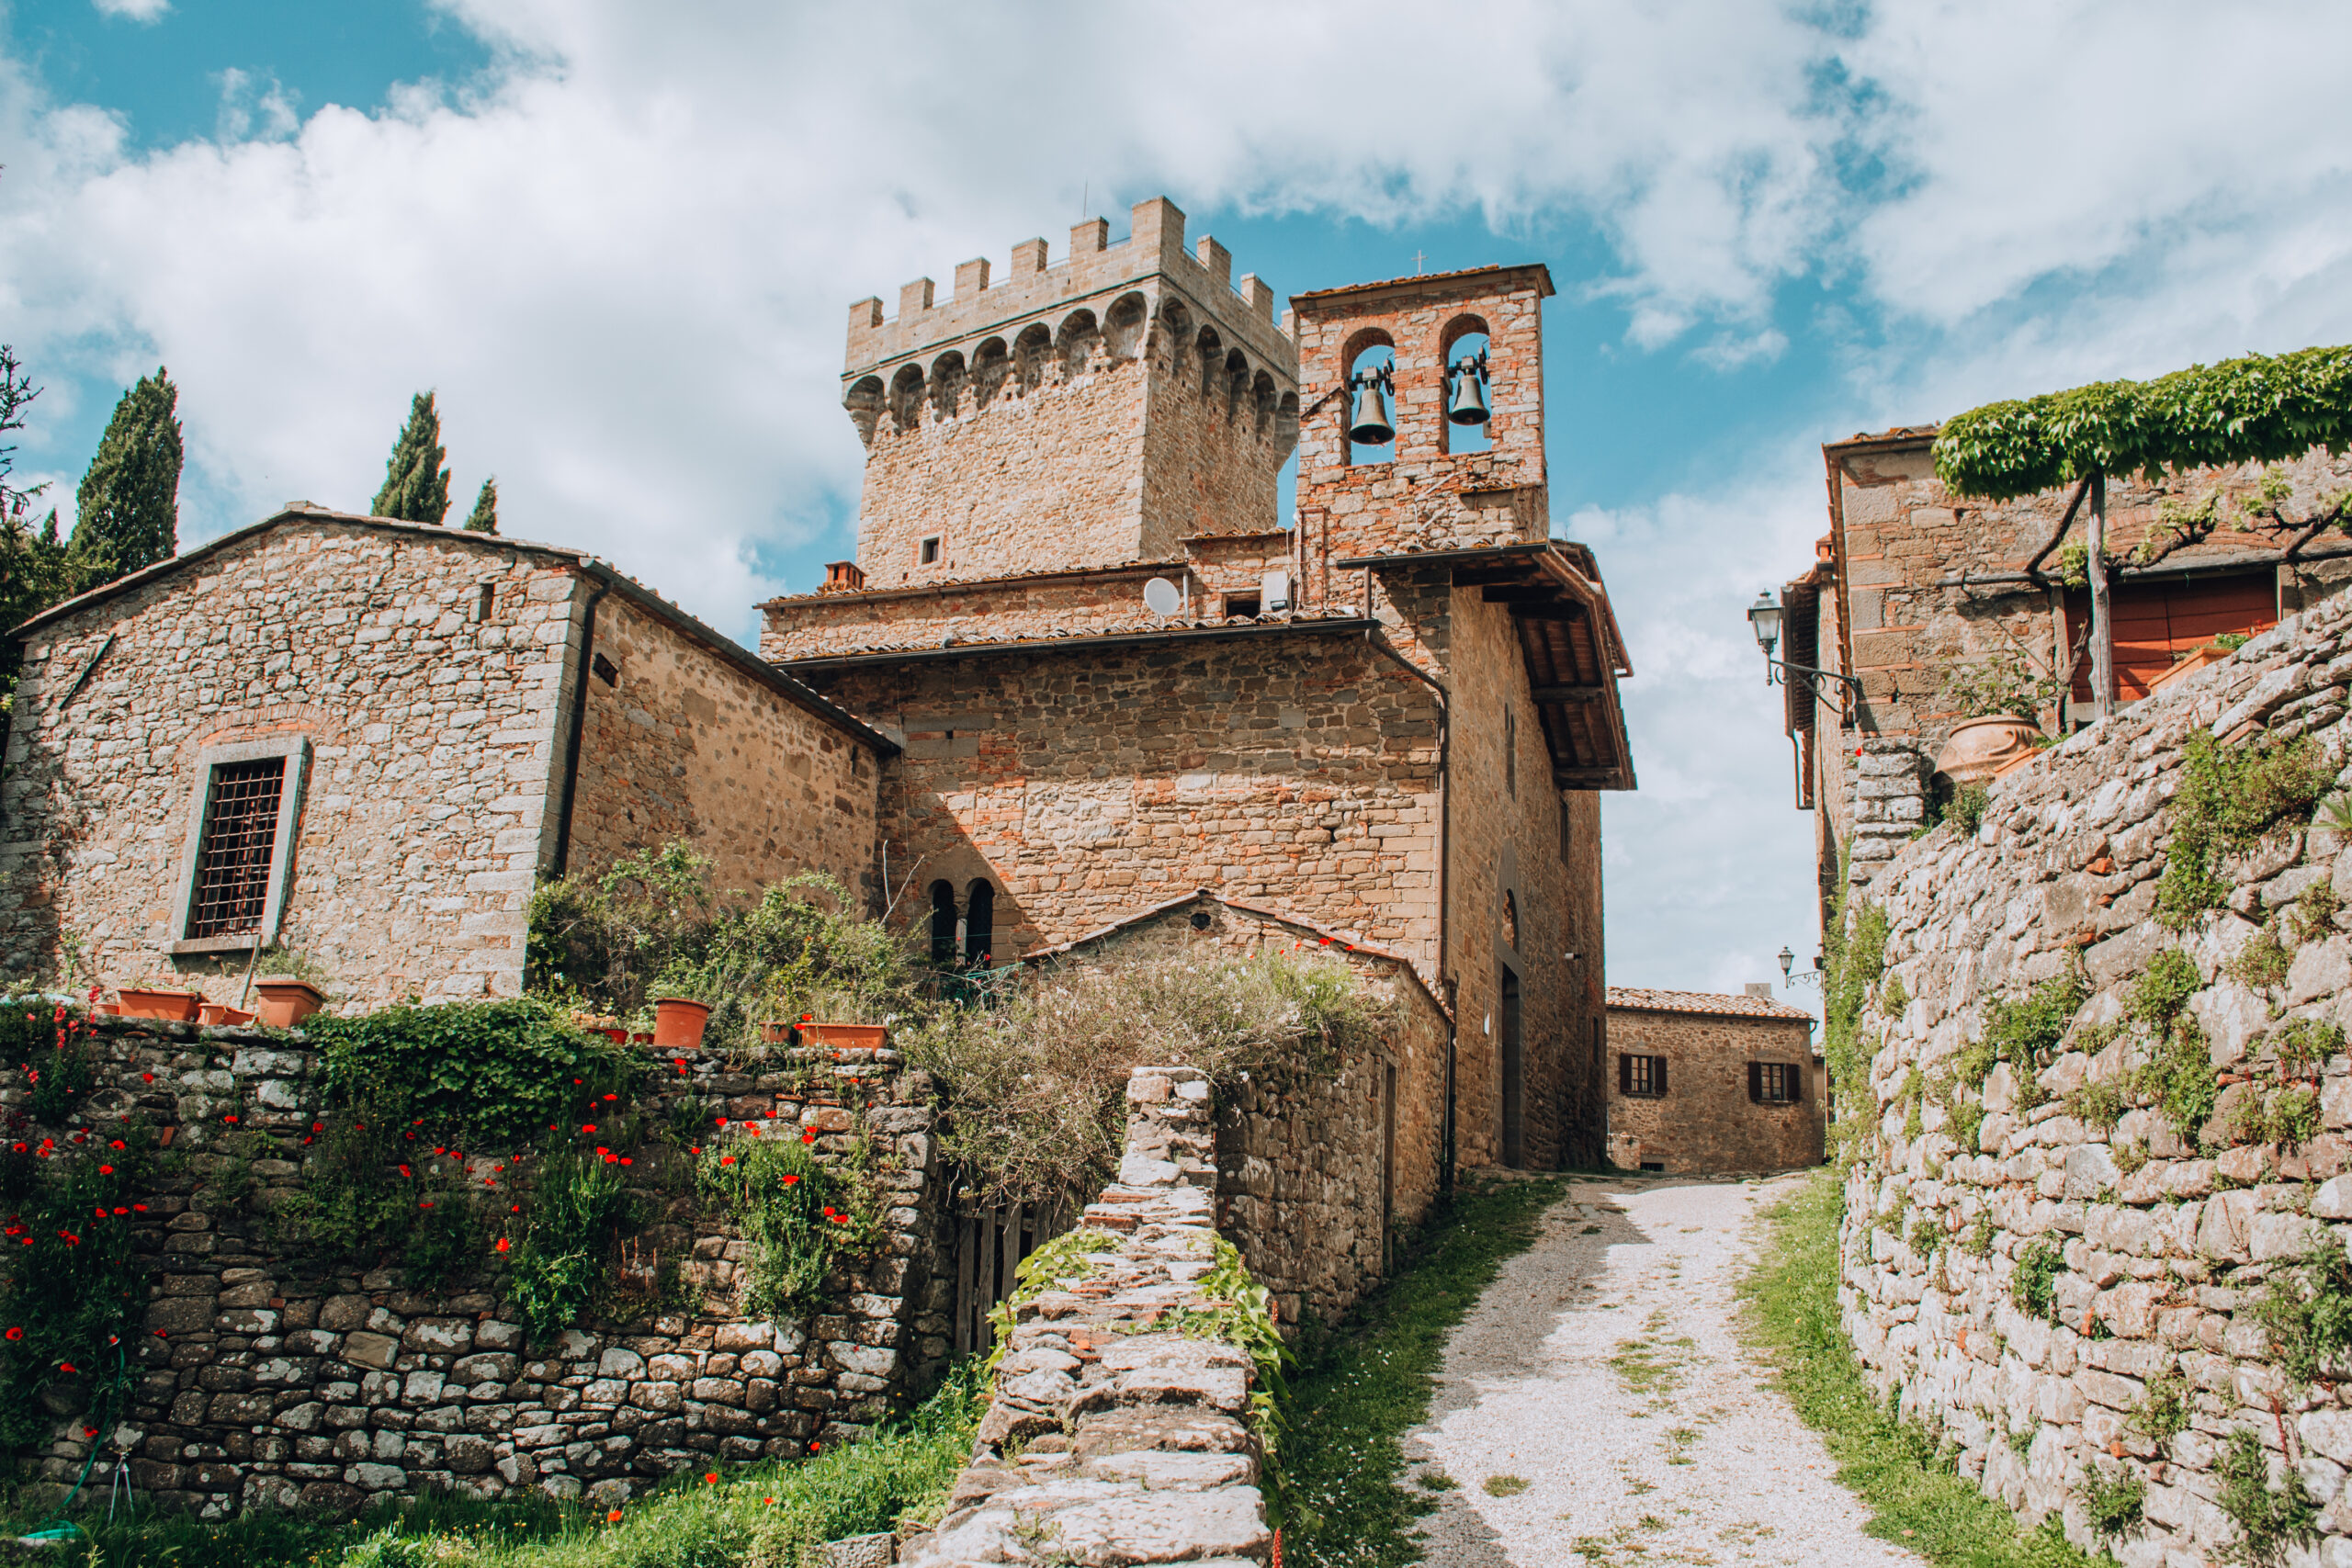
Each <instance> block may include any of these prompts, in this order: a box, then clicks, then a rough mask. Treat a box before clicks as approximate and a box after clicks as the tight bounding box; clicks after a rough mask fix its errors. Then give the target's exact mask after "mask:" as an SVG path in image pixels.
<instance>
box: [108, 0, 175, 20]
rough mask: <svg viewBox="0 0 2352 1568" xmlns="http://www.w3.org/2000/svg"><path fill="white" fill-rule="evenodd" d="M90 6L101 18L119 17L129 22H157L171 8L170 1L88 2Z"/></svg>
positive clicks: (114, 0)
mask: <svg viewBox="0 0 2352 1568" xmlns="http://www.w3.org/2000/svg"><path fill="white" fill-rule="evenodd" d="M90 4H91V5H92V6H94V7H95V8H96V11H97V13H98V15H99V16H101V17H122V18H123V19H124V20H125V21H130V22H159V21H162V20H163V19H164V12H166V11H168V10H170V9H171V8H172V0H90Z"/></svg>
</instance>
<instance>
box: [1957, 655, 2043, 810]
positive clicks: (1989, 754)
mask: <svg viewBox="0 0 2352 1568" xmlns="http://www.w3.org/2000/svg"><path fill="white" fill-rule="evenodd" d="M1943 689H1944V696H1945V698H1946V699H1947V700H1948V701H1950V702H1951V704H1952V705H1953V706H1955V707H1957V708H1958V709H1959V710H1960V711H1961V714H1962V718H1961V721H1960V722H1959V723H1958V724H1955V725H1953V726H1952V727H1951V736H1950V737H1949V738H1948V739H1946V740H1945V741H1944V745H1943V750H1940V751H1939V752H1937V753H1936V772H1938V773H1941V774H1943V775H1944V776H1945V777H1947V778H1949V779H1951V781H1952V783H1954V784H1978V783H1982V782H1983V781H1985V780H1986V779H1989V778H1991V777H1992V776H1993V775H1994V774H1996V773H2000V772H2001V771H2002V770H2003V769H2005V768H2007V766H2009V764H2011V763H2013V762H2016V761H2020V760H2021V759H2023V758H2026V757H2029V756H2031V755H2032V754H2033V752H2034V751H2035V750H2038V749H2039V748H2040V747H2041V744H2042V740H2043V736H2042V730H2041V723H2040V721H2039V720H2038V719H2037V718H2036V715H2037V714H2038V713H2039V712H2040V711H2041V708H2042V707H2044V706H2045V705H2050V704H2052V703H2055V702H2056V701H2057V700H2058V698H2059V691H2058V682H2056V681H2055V680H2053V679H2052V678H2051V677H2049V676H2047V675H2042V674H2039V673H2037V672H2036V671H2035V668H2034V666H2033V665H2032V664H2031V663H2030V662H2029V661H2028V660H2027V659H2026V658H2025V656H2024V655H2023V654H2020V653H2014V652H2010V653H1996V654H1993V655H1991V656H1990V657H1988V658H1985V659H1975V660H1967V661H1965V662H1961V663H1954V664H1950V665H1947V666H1946V667H1945V669H1944V682H1943Z"/></svg>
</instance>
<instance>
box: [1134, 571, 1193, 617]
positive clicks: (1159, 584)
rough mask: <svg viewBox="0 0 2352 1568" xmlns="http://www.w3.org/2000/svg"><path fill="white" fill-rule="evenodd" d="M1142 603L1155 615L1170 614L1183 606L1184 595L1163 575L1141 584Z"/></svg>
mask: <svg viewBox="0 0 2352 1568" xmlns="http://www.w3.org/2000/svg"><path fill="white" fill-rule="evenodd" d="M1143 605H1144V608H1145V609H1147V610H1149V611H1150V612H1151V613H1152V614H1153V615H1174V614H1175V613H1176V612H1177V611H1179V610H1181V609H1182V608H1183V607H1184V595H1183V593H1182V592H1181V591H1180V590H1179V589H1178V588H1177V586H1176V585H1175V584H1174V583H1172V582H1170V581H1168V580H1167V579H1166V578H1164V577H1155V578H1153V579H1152V580H1151V581H1149V582H1147V583H1145V584H1144V585H1143Z"/></svg>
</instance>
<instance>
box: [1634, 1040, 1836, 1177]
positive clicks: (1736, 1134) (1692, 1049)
mask: <svg viewBox="0 0 2352 1568" xmlns="http://www.w3.org/2000/svg"><path fill="white" fill-rule="evenodd" d="M1609 1056H1610V1060H1609V1064H1608V1070H1609V1072H1610V1074H1611V1085H1610V1091H1609V1092H1610V1101H1609V1145H1610V1153H1611V1157H1612V1158H1614V1159H1615V1160H1616V1161H1617V1162H1618V1163H1619V1164H1621V1165H1624V1166H1627V1167H1632V1168H1638V1167H1639V1166H1640V1165H1642V1164H1643V1163H1644V1162H1645V1161H1646V1162H1650V1163H1654V1164H1657V1165H1658V1166H1660V1167H1662V1168H1665V1169H1666V1170H1667V1171H1668V1172H1670V1173H1673V1174H1676V1175H1691V1174H1701V1173H1706V1174H1718V1173H1732V1172H1748V1171H1773V1170H1793V1169H1799V1168H1804V1167H1807V1166H1815V1165H1819V1164H1820V1163H1821V1156H1822V1143H1823V1137H1824V1122H1823V1114H1822V1090H1823V1089H1824V1088H1825V1087H1826V1083H1825V1077H1826V1075H1824V1074H1823V1072H1822V1071H1821V1069H1820V1067H1819V1066H1817V1065H1816V1064H1815V1061H1814V1059H1813V1032H1812V1030H1811V1028H1810V1027H1809V1026H1808V1025H1807V1024H1806V1023H1805V1022H1804V1021H1799V1020H1790V1019H1779V1018H1744V1017H1738V1016H1736V1015H1718V1014H1708V1013H1690V1012H1659V1011H1652V1010H1647V1009H1642V1008H1627V1007H1612V1008H1611V1009H1610V1010H1609ZM1619 1056H1663V1057H1665V1058H1666V1060H1667V1073H1666V1093H1665V1094H1664V1095H1659V1096H1650V1095H1629V1094H1625V1093H1623V1092H1622V1089H1621V1087H1620V1084H1619V1080H1618V1079H1617V1078H1616V1077H1615V1075H1616V1072H1617V1060H1616V1059H1617V1058H1618V1057H1619ZM1750 1062H1779V1063H1781V1064H1784V1065H1786V1066H1793V1067H1795V1068H1796V1069H1797V1071H1798V1075H1799V1077H1800V1078H1801V1079H1802V1081H1803V1083H1804V1096H1803V1098H1802V1099H1800V1100H1796V1101H1794V1102H1792V1103H1786V1104H1774V1103H1770V1102H1759V1101H1757V1100H1749V1099H1748V1098H1747V1065H1748V1064H1749V1063H1750Z"/></svg>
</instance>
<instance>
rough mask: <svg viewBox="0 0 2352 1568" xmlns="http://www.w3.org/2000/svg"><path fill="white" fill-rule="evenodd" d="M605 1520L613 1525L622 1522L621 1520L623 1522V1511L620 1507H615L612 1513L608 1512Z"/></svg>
mask: <svg viewBox="0 0 2352 1568" xmlns="http://www.w3.org/2000/svg"><path fill="white" fill-rule="evenodd" d="M620 1522H621V1511H620V1510H619V1509H618V1508H615V1509H614V1510H613V1511H612V1512H611V1513H609V1514H606V1515H605V1523H606V1524H613V1525H616V1524H618V1523H620Z"/></svg>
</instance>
